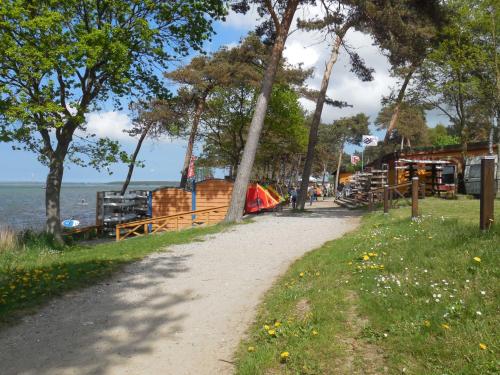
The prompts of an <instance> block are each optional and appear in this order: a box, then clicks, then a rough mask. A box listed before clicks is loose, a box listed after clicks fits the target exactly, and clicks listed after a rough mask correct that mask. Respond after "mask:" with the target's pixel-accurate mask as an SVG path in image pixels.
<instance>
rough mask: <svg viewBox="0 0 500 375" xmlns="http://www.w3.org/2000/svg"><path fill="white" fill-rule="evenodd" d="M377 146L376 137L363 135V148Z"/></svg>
mask: <svg viewBox="0 0 500 375" xmlns="http://www.w3.org/2000/svg"><path fill="white" fill-rule="evenodd" d="M377 144H378V137H377V136H375V135H364V136H363V146H365V147H369V146H376V145H377Z"/></svg>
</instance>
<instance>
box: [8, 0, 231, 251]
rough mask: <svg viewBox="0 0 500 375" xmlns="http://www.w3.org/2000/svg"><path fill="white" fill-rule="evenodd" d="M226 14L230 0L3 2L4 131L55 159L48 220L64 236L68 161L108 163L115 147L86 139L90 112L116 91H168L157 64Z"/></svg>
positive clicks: (195, 42)
mask: <svg viewBox="0 0 500 375" xmlns="http://www.w3.org/2000/svg"><path fill="white" fill-rule="evenodd" d="M224 14H225V7H224V1H222V0H204V1H203V0H202V1H200V0H185V1H182V2H170V1H168V2H154V1H123V0H111V1H104V2H102V1H97V2H95V1H90V0H81V1H75V0H68V1H52V2H35V3H33V2H32V1H26V0H20V1H13V0H6V1H3V2H2V6H1V7H0V45H1V46H2V53H0V108H1V112H0V119H1V123H2V125H1V128H0V131H1V136H0V138H1V139H2V140H4V141H5V140H6V141H14V142H18V143H20V144H21V145H22V147H24V148H25V149H27V150H30V151H33V152H35V153H37V154H38V157H39V159H40V161H41V162H43V163H44V164H46V165H48V167H49V173H48V176H47V183H46V216H47V224H46V230H47V232H48V233H50V234H53V235H54V236H55V238H56V240H57V241H59V242H60V241H62V238H61V227H60V191H61V182H62V178H63V172H64V163H65V161H66V160H67V159H69V160H70V161H73V162H76V163H78V164H81V165H88V164H90V165H93V166H96V167H97V166H99V165H100V160H95V158H94V157H95V156H99V159H101V160H105V162H107V163H109V162H112V161H114V156H113V153H115V152H116V151H117V145H116V144H110V143H109V142H106V140H99V141H97V142H95V143H88V142H86V143H85V142H83V141H82V139H81V138H80V134H85V130H86V129H85V114H87V113H89V111H92V110H95V109H97V108H98V104H99V103H102V102H104V101H106V100H107V99H108V98H109V97H110V95H114V96H115V97H117V98H118V97H123V96H125V95H131V94H136V95H140V96H147V95H148V94H149V93H151V92H156V93H158V94H161V92H162V91H164V90H163V87H162V85H161V82H160V80H159V79H158V78H159V77H158V76H157V74H155V73H156V71H157V70H156V69H157V67H158V66H160V67H164V68H166V66H167V64H168V63H169V62H170V61H171V60H172V58H173V57H174V56H176V55H184V54H186V53H187V52H188V51H189V49H190V48H194V49H198V50H199V49H201V47H202V43H203V41H204V40H206V39H207V38H208V37H209V36H210V35H211V33H212V31H213V30H212V26H211V23H212V20H214V19H218V18H221V17H223V16H224ZM83 138H85V136H84V137H83ZM82 152H83V153H87V154H90V156H91V158H92V159H91V160H90V161H88V162H85V161H84V160H83V159H82V158H81V157H80V156H79V155H81V153H82ZM110 154H111V156H110Z"/></svg>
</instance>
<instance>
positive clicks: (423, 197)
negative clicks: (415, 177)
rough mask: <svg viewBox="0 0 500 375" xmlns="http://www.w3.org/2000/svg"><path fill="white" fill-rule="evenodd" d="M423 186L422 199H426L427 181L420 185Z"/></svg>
mask: <svg viewBox="0 0 500 375" xmlns="http://www.w3.org/2000/svg"><path fill="white" fill-rule="evenodd" d="M420 186H421V188H422V199H425V181H424V182H422V185H420Z"/></svg>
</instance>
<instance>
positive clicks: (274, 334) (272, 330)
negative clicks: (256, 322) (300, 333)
mask: <svg viewBox="0 0 500 375" xmlns="http://www.w3.org/2000/svg"><path fill="white" fill-rule="evenodd" d="M267 333H268V334H269V336H276V331H275V330H274V329H270V330H269V331H267Z"/></svg>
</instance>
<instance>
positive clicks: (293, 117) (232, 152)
mask: <svg viewBox="0 0 500 375" xmlns="http://www.w3.org/2000/svg"><path fill="white" fill-rule="evenodd" d="M256 91H257V89H256V88H254V87H252V86H247V85H243V84H242V85H241V86H239V87H234V86H233V87H231V86H230V87H227V88H219V89H217V90H216V91H214V93H213V95H212V96H211V98H210V100H208V101H207V109H206V111H205V113H204V116H203V119H202V127H201V128H202V130H201V136H202V137H203V139H204V145H203V153H202V158H201V159H200V162H201V163H202V164H203V165H208V166H212V167H214V166H217V167H225V166H228V165H229V166H230V170H231V176H234V175H235V174H236V173H237V169H238V165H239V163H240V160H241V155H242V151H243V149H244V147H245V140H246V138H247V134H248V128H249V125H250V122H251V119H252V114H253V110H254V108H255V101H256V96H257V95H256ZM298 98H299V96H298V94H297V93H296V92H295V91H294V90H292V89H291V88H290V87H287V86H286V85H275V86H274V88H273V92H272V95H271V98H270V102H269V106H268V108H267V111H266V117H265V120H264V129H263V133H262V136H261V137H260V141H259V149H258V153H257V155H256V161H255V165H254V168H253V175H256V174H259V173H260V174H261V175H266V177H272V176H277V170H276V163H277V162H278V161H279V160H283V159H286V158H291V156H292V155H294V154H296V153H299V152H303V151H304V147H305V142H306V141H307V128H306V126H305V121H304V114H303V110H302V108H301V106H300V104H299V102H298ZM264 170H266V171H269V172H270V174H271V176H267V174H266V173H262V171H264Z"/></svg>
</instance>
